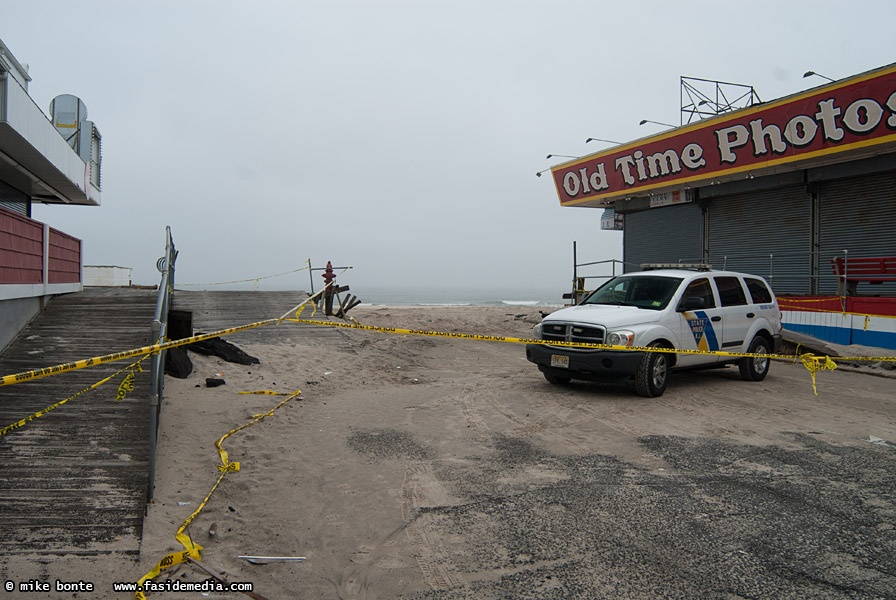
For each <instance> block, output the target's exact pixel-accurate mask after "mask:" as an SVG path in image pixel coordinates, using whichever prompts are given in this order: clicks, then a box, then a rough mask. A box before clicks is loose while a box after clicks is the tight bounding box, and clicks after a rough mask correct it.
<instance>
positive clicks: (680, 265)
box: [641, 263, 712, 271]
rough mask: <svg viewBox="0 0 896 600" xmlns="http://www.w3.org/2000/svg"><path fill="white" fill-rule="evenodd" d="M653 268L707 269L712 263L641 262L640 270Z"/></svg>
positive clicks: (709, 268) (651, 269)
mask: <svg viewBox="0 0 896 600" xmlns="http://www.w3.org/2000/svg"><path fill="white" fill-rule="evenodd" d="M654 269H693V270H695V271H709V270H711V269H712V265H708V264H705V263H642V264H641V270H642V271H653V270H654Z"/></svg>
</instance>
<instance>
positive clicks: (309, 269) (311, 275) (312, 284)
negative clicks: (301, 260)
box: [308, 258, 314, 296]
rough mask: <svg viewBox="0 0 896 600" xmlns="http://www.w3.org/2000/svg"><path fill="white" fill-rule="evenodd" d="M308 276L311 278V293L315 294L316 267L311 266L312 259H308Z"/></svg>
mask: <svg viewBox="0 0 896 600" xmlns="http://www.w3.org/2000/svg"><path fill="white" fill-rule="evenodd" d="M308 278H309V279H311V295H312V296H313V295H314V269H312V268H311V259H310V258H309V259H308Z"/></svg>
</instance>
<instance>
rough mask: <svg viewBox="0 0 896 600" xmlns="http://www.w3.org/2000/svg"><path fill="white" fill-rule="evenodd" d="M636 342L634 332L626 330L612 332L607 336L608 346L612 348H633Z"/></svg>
mask: <svg viewBox="0 0 896 600" xmlns="http://www.w3.org/2000/svg"><path fill="white" fill-rule="evenodd" d="M634 341H635V334H634V332H631V331H628V330H626V329H620V330H619V331H611V332H610V333H609V334H607V344H608V345H610V346H631V345H632V343H633V342H634Z"/></svg>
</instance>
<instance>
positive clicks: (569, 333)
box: [541, 323, 606, 350]
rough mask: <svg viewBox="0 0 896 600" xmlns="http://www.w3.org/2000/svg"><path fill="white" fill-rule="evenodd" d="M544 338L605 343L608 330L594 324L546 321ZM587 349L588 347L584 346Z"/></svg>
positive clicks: (584, 342)
mask: <svg viewBox="0 0 896 600" xmlns="http://www.w3.org/2000/svg"><path fill="white" fill-rule="evenodd" d="M541 335H542V338H544V339H545V340H548V341H552V342H574V343H577V344H603V343H604V336H605V335H606V330H605V329H604V328H603V327H595V326H594V325H579V324H576V323H544V324H543V325H542V326H541ZM583 350H587V348H583Z"/></svg>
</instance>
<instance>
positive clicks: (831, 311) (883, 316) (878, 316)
mask: <svg viewBox="0 0 896 600" xmlns="http://www.w3.org/2000/svg"><path fill="white" fill-rule="evenodd" d="M778 307H779V308H780V309H781V310H787V309H788V308H796V307H793V306H791V307H787V306H781V305H778ZM798 312H813V313H832V314H837V315H852V316H854V317H865V319H868V317H874V318H876V319H896V315H872V314H868V313H857V312H849V311H846V310H822V309H820V308H808V309H800V310H799V311H798Z"/></svg>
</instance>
